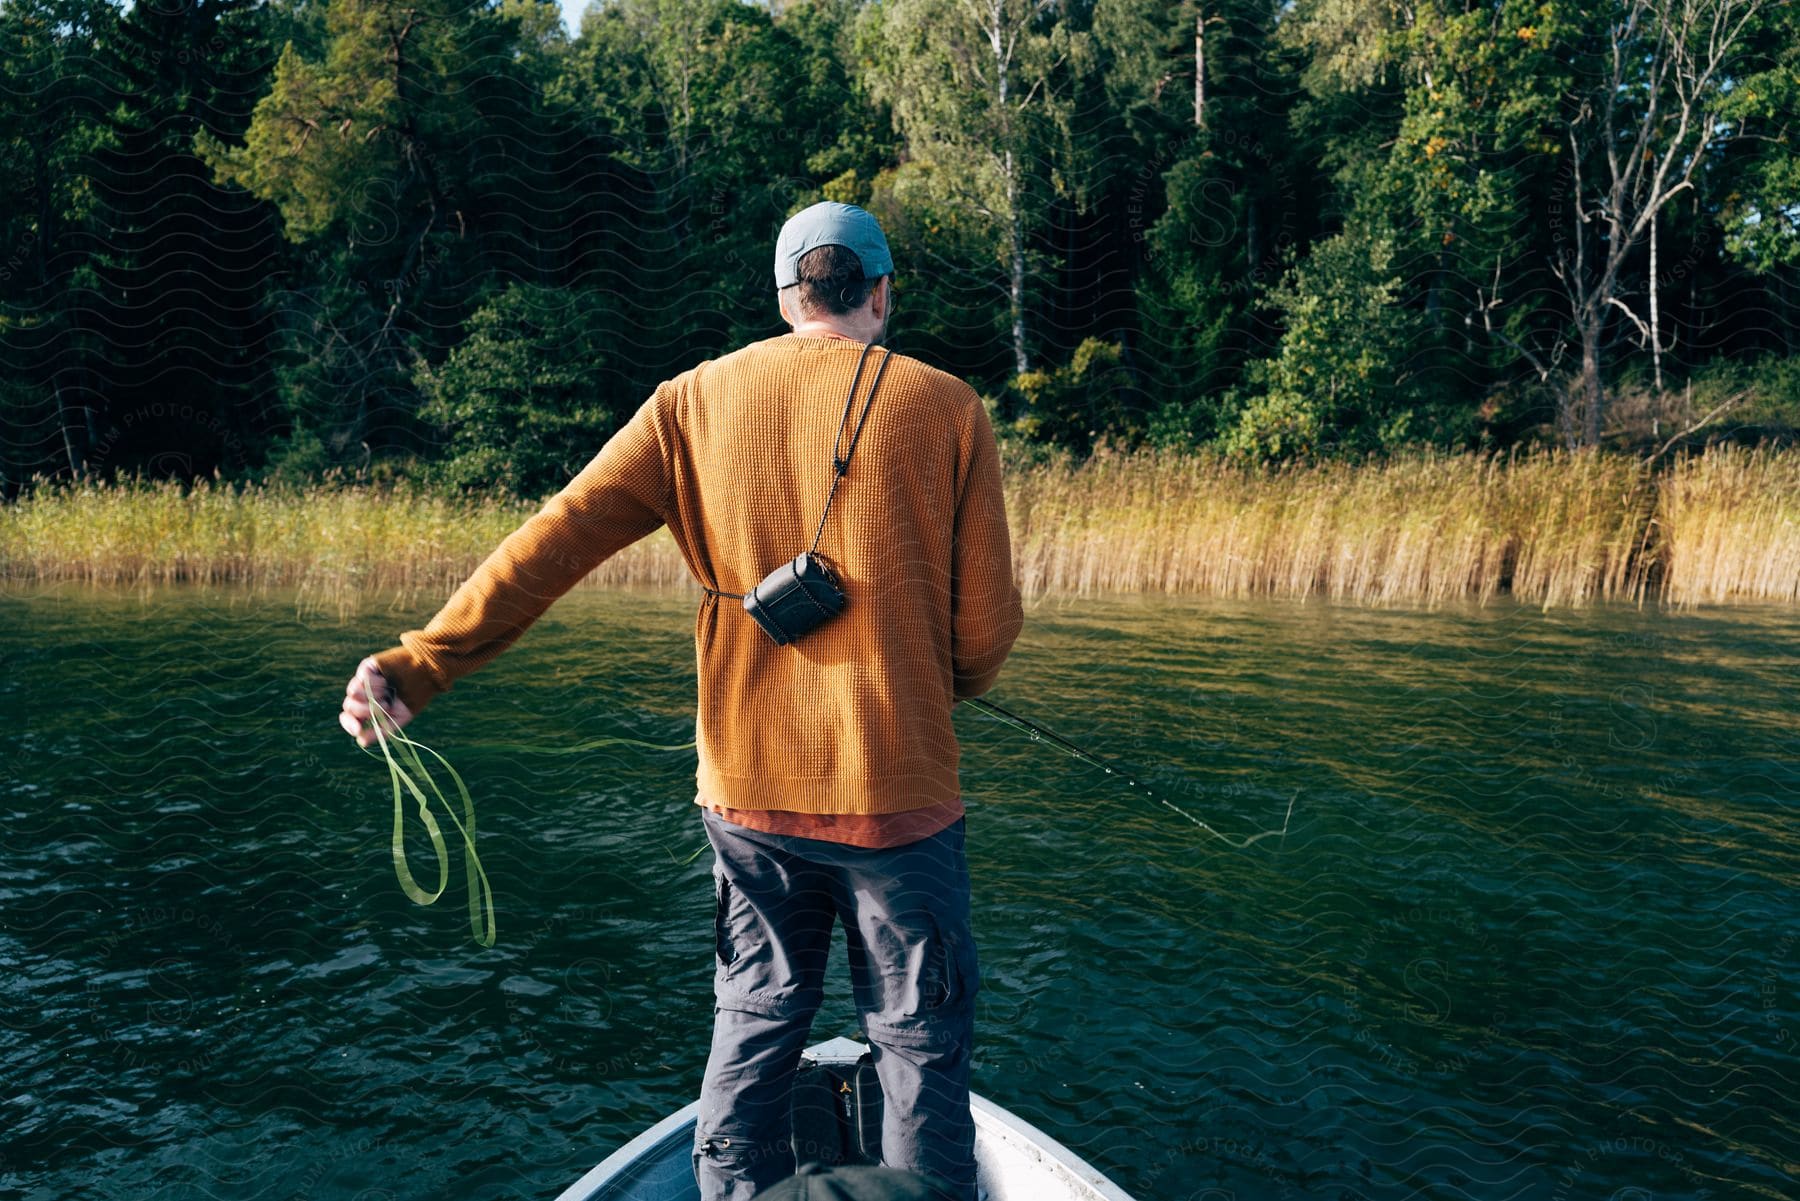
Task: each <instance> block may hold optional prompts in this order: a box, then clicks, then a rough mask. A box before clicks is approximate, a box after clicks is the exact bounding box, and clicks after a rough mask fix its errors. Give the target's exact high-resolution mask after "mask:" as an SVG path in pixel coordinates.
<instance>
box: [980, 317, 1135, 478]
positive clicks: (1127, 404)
mask: <svg viewBox="0 0 1800 1201" xmlns="http://www.w3.org/2000/svg"><path fill="white" fill-rule="evenodd" d="M1121 354H1122V348H1121V347H1120V346H1119V344H1118V343H1117V342H1103V341H1101V340H1100V339H1099V338H1087V339H1085V340H1083V341H1082V343H1081V345H1080V346H1078V347H1076V348H1075V354H1074V355H1073V356H1072V357H1071V358H1070V360H1069V361H1068V363H1066V364H1065V365H1063V366H1061V367H1052V368H1050V369H1048V370H1040V371H1027V372H1025V373H1024V374H1023V375H1017V376H1014V377H1013V379H1012V382H1011V384H1009V385H1008V387H1009V390H1010V391H1011V392H1012V394H1013V396H1014V397H1015V398H1016V400H1017V409H1016V411H1017V412H1018V414H1019V416H1017V417H1015V418H1014V419H1013V420H1012V422H1011V423H1010V426H1011V429H1012V432H1014V433H1015V434H1017V435H1018V436H1020V437H1023V438H1026V439H1029V440H1031V441H1034V442H1044V443H1049V444H1051V445H1054V446H1059V447H1063V448H1065V449H1067V450H1070V451H1073V452H1074V453H1076V454H1086V453H1087V452H1088V451H1089V450H1091V449H1092V448H1093V446H1094V443H1095V442H1096V441H1097V440H1099V439H1109V440H1116V441H1124V442H1135V441H1137V440H1139V439H1140V438H1142V437H1143V435H1144V431H1145V428H1146V424H1147V423H1146V421H1145V419H1144V415H1143V411H1142V410H1143V406H1142V404H1141V401H1140V394H1139V391H1138V388H1137V386H1136V382H1135V381H1134V380H1133V379H1132V377H1131V372H1130V371H1128V370H1126V368H1125V367H1124V366H1123V364H1122V363H1121V362H1120V356H1121Z"/></svg>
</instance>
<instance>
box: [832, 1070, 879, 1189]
mask: <svg viewBox="0 0 1800 1201" xmlns="http://www.w3.org/2000/svg"><path fill="white" fill-rule="evenodd" d="M846 1083H847V1084H849V1086H850V1091H849V1092H848V1093H844V1094H841V1099H843V1100H847V1101H848V1102H849V1104H848V1112H847V1113H846V1114H845V1115H844V1116H845V1117H846V1118H847V1119H848V1123H849V1124H848V1126H847V1128H846V1129H845V1131H844V1135H845V1138H846V1140H847V1141H848V1143H849V1148H850V1157H851V1159H853V1160H860V1161H861V1162H863V1163H880V1162H881V1108H882V1105H881V1077H880V1075H879V1074H878V1073H877V1072H876V1071H875V1058H874V1056H873V1055H871V1054H869V1053H868V1052H866V1051H865V1052H864V1053H863V1057H862V1058H861V1059H859V1060H857V1061H856V1063H855V1064H854V1065H853V1066H852V1067H851V1068H850V1075H849V1079H848V1080H847V1081H846Z"/></svg>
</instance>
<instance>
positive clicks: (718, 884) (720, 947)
mask: <svg viewBox="0 0 1800 1201" xmlns="http://www.w3.org/2000/svg"><path fill="white" fill-rule="evenodd" d="M730 915H731V881H730V880H729V879H727V878H726V877H725V874H724V873H723V872H720V871H718V870H717V869H715V870H714V871H713V954H714V955H715V956H716V957H717V958H718V961H719V966H721V967H724V966H727V965H729V964H731V963H732V962H734V961H735V960H736V959H737V948H736V947H735V946H733V945H732V942H731V922H730V920H729V919H730Z"/></svg>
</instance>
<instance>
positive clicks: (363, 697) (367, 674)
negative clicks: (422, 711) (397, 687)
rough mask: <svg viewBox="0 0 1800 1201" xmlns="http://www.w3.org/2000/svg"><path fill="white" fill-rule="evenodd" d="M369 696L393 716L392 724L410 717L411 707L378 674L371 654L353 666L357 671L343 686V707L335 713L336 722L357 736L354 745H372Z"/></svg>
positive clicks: (353, 736)
mask: <svg viewBox="0 0 1800 1201" xmlns="http://www.w3.org/2000/svg"><path fill="white" fill-rule="evenodd" d="M371 690H373V692H371ZM371 695H373V696H374V698H375V700H376V701H377V702H379V703H380V705H381V707H382V709H383V710H385V711H386V713H387V715H388V716H389V717H391V718H393V719H394V720H393V724H394V725H395V726H404V725H405V724H406V723H407V722H409V721H411V720H412V719H413V712H412V710H411V709H408V708H407V707H406V702H405V701H403V700H401V699H400V698H399V697H398V696H397V695H395V693H394V687H393V685H392V684H390V683H388V679H387V677H386V676H384V675H382V674H381V669H380V668H379V667H377V666H376V665H375V660H374V658H373V656H371V657H370V658H367V659H364V660H363V661H362V662H361V663H358V664H357V665H356V674H355V675H353V676H351V677H350V683H348V684H347V685H345V686H344V707H343V709H342V710H340V711H339V713H338V725H340V726H342V727H344V732H345V733H346V734H349V735H350V736H351V737H352V738H354V739H356V745H357V746H373V745H375V727H374V726H373V725H372V724H370V720H369V719H370V717H371V716H372V715H373V714H374V712H375V710H374V708H373V707H372V706H371V705H370V704H369V697H370V696H371Z"/></svg>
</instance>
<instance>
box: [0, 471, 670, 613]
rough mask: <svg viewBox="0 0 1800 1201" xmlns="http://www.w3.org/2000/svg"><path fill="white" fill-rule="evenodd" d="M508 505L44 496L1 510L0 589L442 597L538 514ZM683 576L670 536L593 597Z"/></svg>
mask: <svg viewBox="0 0 1800 1201" xmlns="http://www.w3.org/2000/svg"><path fill="white" fill-rule="evenodd" d="M539 507H540V505H539V504H536V503H532V502H529V501H521V500H515V499H494V498H485V499H479V500H474V499H462V498H455V497H449V496H443V495H436V494H431V493H426V492H424V491H421V490H419V489H416V488H411V487H406V486H402V487H398V488H373V487H366V486H346V487H334V488H316V489H297V488H280V487H264V486H259V485H251V486H248V487H244V488H241V489H240V488H234V487H232V486H230V485H228V484H218V483H214V482H212V481H210V480H205V479H201V480H198V481H196V482H195V483H194V484H193V485H192V486H186V487H184V486H183V485H180V484H177V483H175V482H174V481H167V480H165V481H160V482H155V483H149V482H143V481H136V480H120V481H116V482H114V483H110V484H105V483H81V484H75V485H70V486H56V487H43V486H40V487H38V488H36V489H34V490H33V491H31V492H30V493H28V494H26V495H25V496H23V497H21V498H20V499H19V500H18V501H16V502H14V503H12V504H8V505H4V506H0V579H6V580H14V581H18V580H43V581H49V580H77V581H85V582H88V583H93V584H133V585H154V584H166V583H173V582H177V581H182V582H187V581H199V582H212V583H232V584H244V585H249V586H252V587H255V588H265V589H266V588H277V587H280V588H286V587H292V588H295V589H297V590H298V594H299V597H300V598H301V601H302V603H307V602H315V603H318V604H322V605H323V604H333V605H338V606H343V605H346V604H349V603H353V602H354V601H356V600H357V599H359V598H361V597H366V596H368V595H371V594H377V595H391V596H394V597H395V598H396V599H397V600H398V601H400V602H401V603H404V602H406V601H408V600H414V599H419V598H421V597H430V596H433V595H443V596H447V595H448V594H449V593H450V591H452V590H453V589H454V588H455V587H456V586H457V585H458V584H460V583H461V582H462V581H463V580H464V579H466V578H468V575H469V573H470V572H472V571H473V570H474V569H475V567H476V566H477V565H478V564H479V563H480V562H481V561H482V560H483V559H484V558H486V557H487V555H488V554H489V553H490V552H492V551H493V549H494V548H495V547H496V546H498V545H499V544H500V542H501V540H502V539H504V538H505V537H506V535H508V534H510V533H511V532H512V531H513V530H515V529H517V528H518V527H519V526H520V525H521V524H522V523H523V522H524V521H525V519H526V518H528V517H530V516H531V515H532V514H533V513H535V512H536V511H537V510H538V508H539ZM686 578H687V569H686V567H685V566H684V565H683V563H682V561H681V556H680V553H679V552H678V551H677V550H676V548H675V543H674V540H673V539H672V538H671V537H670V536H669V532H668V530H666V529H662V530H658V531H657V532H656V533H655V534H653V535H651V536H650V537H648V538H645V539H643V540H641V541H640V542H638V543H636V544H634V545H632V546H630V547H628V548H626V550H625V551H623V552H622V553H620V554H618V555H615V556H614V557H613V558H611V559H609V560H607V561H606V562H605V563H604V564H602V565H601V566H600V567H599V568H597V569H596V570H595V571H594V572H593V573H592V574H591V575H590V576H589V577H588V580H587V581H585V582H587V583H589V584H600V585H605V584H623V583H647V584H672V583H676V582H678V581H680V580H684V579H686Z"/></svg>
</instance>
